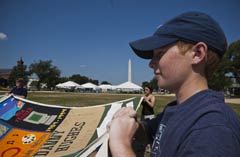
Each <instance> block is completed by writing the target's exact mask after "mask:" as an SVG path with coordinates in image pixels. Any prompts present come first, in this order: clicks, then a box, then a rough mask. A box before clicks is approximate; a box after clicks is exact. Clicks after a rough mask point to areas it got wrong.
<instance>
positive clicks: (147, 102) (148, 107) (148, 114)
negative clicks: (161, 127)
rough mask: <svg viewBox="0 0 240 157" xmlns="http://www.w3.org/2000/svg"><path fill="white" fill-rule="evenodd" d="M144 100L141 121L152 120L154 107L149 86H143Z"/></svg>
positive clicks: (153, 98)
mask: <svg viewBox="0 0 240 157" xmlns="http://www.w3.org/2000/svg"><path fill="white" fill-rule="evenodd" d="M144 93H145V96H144V99H143V101H142V104H141V105H142V115H141V120H146V119H150V120H151V119H153V118H154V117H155V115H154V106H155V96H154V95H153V94H152V88H151V87H150V86H149V85H145V86H144Z"/></svg>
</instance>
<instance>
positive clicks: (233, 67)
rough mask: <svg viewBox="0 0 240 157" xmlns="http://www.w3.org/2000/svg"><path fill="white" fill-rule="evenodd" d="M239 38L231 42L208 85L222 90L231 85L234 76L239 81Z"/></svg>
mask: <svg viewBox="0 0 240 157" xmlns="http://www.w3.org/2000/svg"><path fill="white" fill-rule="evenodd" d="M239 69H240V40H238V41H236V42H233V43H231V44H230V46H229V47H228V49H227V51H226V53H225V54H224V56H223V58H222V60H221V62H220V64H219V66H218V67H217V69H216V71H215V73H214V74H213V77H212V78H211V80H210V81H209V87H210V88H212V89H214V90H218V91H224V89H225V88H228V87H231V85H232V83H233V79H232V78H234V79H235V80H236V82H237V83H240V70H239Z"/></svg>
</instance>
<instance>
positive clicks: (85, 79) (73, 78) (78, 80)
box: [69, 74, 89, 84]
mask: <svg viewBox="0 0 240 157" xmlns="http://www.w3.org/2000/svg"><path fill="white" fill-rule="evenodd" d="M69 80H71V81H74V82H76V83H78V84H84V83H87V82H88V81H89V78H88V77H86V76H81V75H80V74H73V75H72V76H71V77H69Z"/></svg>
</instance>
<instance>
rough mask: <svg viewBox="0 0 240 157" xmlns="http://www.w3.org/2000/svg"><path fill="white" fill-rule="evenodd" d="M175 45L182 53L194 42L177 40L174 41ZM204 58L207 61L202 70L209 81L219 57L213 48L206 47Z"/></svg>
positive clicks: (190, 47)
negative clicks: (205, 56) (205, 57)
mask: <svg viewBox="0 0 240 157" xmlns="http://www.w3.org/2000/svg"><path fill="white" fill-rule="evenodd" d="M176 45H177V46H178V48H179V49H180V51H181V53H182V54H185V53H186V52H187V51H188V50H190V49H192V47H193V46H194V44H192V43H187V42H184V41H178V42H176ZM206 60H207V61H206V66H205V71H204V72H205V76H206V78H207V80H208V81H209V80H210V79H211V78H212V76H213V73H214V72H215V70H216V69H217V66H218V64H219V62H220V57H219V56H218V54H217V53H216V52H215V51H214V50H211V49H208V50H207V59H206Z"/></svg>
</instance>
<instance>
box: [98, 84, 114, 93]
mask: <svg viewBox="0 0 240 157" xmlns="http://www.w3.org/2000/svg"><path fill="white" fill-rule="evenodd" d="M98 87H99V88H100V89H101V90H102V92H107V91H111V90H113V89H114V87H113V86H112V85H110V84H101V85H100V86H98Z"/></svg>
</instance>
